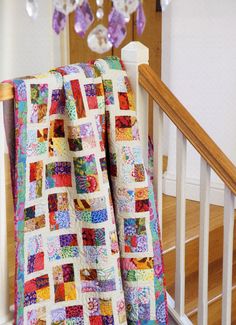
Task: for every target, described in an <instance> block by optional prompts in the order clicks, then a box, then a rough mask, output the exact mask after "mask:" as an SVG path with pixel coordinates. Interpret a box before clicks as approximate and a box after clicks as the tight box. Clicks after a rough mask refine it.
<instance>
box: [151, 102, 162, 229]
mask: <svg viewBox="0 0 236 325" xmlns="http://www.w3.org/2000/svg"><path fill="white" fill-rule="evenodd" d="M153 148H154V152H153V167H154V168H153V173H154V184H153V185H154V192H155V195H156V197H157V206H158V215H159V224H160V230H161V233H162V192H163V191H162V175H163V112H162V110H161V109H160V108H159V106H158V105H157V104H156V103H155V102H153Z"/></svg>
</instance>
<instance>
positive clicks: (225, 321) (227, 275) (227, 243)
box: [221, 187, 235, 325]
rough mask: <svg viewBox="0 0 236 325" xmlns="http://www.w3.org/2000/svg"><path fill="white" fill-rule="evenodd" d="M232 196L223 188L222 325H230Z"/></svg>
mask: <svg viewBox="0 0 236 325" xmlns="http://www.w3.org/2000/svg"><path fill="white" fill-rule="evenodd" d="M234 200H235V198H234V195H233V193H232V192H231V191H230V189H229V188H228V187H225V205H224V249H223V297H222V322H221V324H222V325H231V307H232V306H231V303H232V268H233V239H234Z"/></svg>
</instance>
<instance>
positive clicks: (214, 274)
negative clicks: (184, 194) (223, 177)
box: [163, 196, 236, 325]
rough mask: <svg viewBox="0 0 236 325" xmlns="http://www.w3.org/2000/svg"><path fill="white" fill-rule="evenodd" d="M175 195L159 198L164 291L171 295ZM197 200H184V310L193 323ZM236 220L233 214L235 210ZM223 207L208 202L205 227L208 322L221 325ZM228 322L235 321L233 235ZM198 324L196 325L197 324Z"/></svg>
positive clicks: (235, 258) (197, 268) (173, 258)
mask: <svg viewBox="0 0 236 325" xmlns="http://www.w3.org/2000/svg"><path fill="white" fill-rule="evenodd" d="M175 211H176V198H174V197H170V196H164V197H163V250H164V264H165V275H166V283H167V291H168V293H169V294H170V295H171V296H172V297H174V296H175V254H176V249H175V233H176V232H175V224H176V213H175ZM199 214H200V204H199V202H194V201H190V200H187V201H186V244H185V254H186V255H185V313H186V314H187V316H188V318H189V319H190V320H191V321H192V323H193V324H197V310H198V270H199ZM235 219H236V213H235ZM222 265H223V208H222V207H219V206H214V205H211V207H210V226H209V261H208V268H209V278H208V323H207V324H208V325H219V324H221V312H222V311H221V302H222V295H221V293H222V270H223V267H222ZM231 322H232V324H236V236H235V238H234V254H233V289H232V320H231ZM199 325H200V324H199Z"/></svg>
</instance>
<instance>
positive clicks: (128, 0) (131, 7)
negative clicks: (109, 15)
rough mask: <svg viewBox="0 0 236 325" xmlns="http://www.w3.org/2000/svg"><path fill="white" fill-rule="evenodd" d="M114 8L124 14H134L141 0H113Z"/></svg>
mask: <svg viewBox="0 0 236 325" xmlns="http://www.w3.org/2000/svg"><path fill="white" fill-rule="evenodd" d="M113 5H114V8H115V9H116V10H117V11H119V12H120V13H122V14H127V13H128V14H129V15H130V14H132V13H133V12H135V10H136V9H137V8H138V5H139V0H113Z"/></svg>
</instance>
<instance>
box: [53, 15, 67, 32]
mask: <svg viewBox="0 0 236 325" xmlns="http://www.w3.org/2000/svg"><path fill="white" fill-rule="evenodd" d="M65 26H66V15H64V14H63V13H62V12H60V11H58V10H57V9H55V10H54V13H53V17H52V28H53V30H54V31H55V32H56V33H57V34H60V32H61V31H62V30H63V29H64V28H65Z"/></svg>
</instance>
